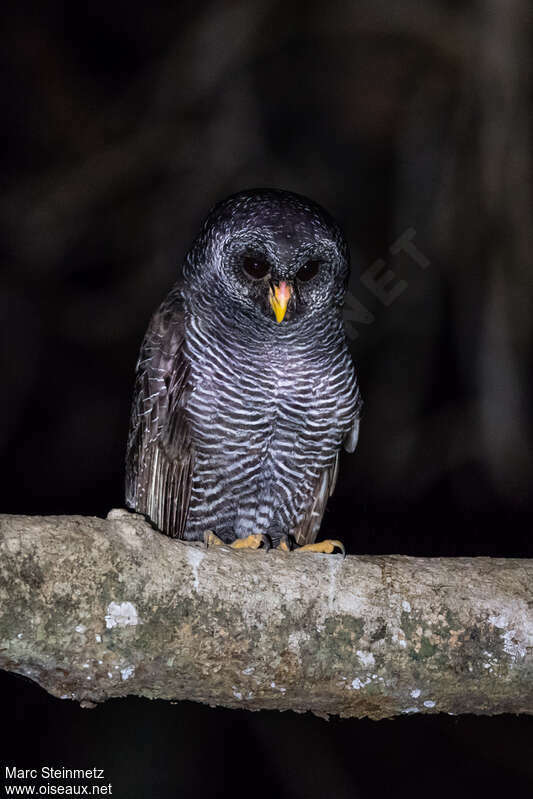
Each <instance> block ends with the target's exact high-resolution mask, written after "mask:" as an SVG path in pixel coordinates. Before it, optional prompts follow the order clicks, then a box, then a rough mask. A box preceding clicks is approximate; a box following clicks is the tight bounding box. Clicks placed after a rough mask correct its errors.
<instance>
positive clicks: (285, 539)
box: [276, 535, 293, 552]
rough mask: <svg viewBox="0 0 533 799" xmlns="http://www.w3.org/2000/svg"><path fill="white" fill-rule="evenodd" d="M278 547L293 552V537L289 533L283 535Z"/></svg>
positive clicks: (283, 550)
mask: <svg viewBox="0 0 533 799" xmlns="http://www.w3.org/2000/svg"><path fill="white" fill-rule="evenodd" d="M276 549H281V551H282V552H292V549H293V547H292V544H291V539H290V538H289V536H288V535H282V536H281V538H280V539H279V544H278V545H277V547H276Z"/></svg>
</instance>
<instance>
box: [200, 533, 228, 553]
mask: <svg viewBox="0 0 533 799" xmlns="http://www.w3.org/2000/svg"><path fill="white" fill-rule="evenodd" d="M204 544H205V547H206V549H209V547H223V546H225V544H224V541H223V540H222V539H221V538H219V537H218V535H216V533H214V532H213V531H212V530H206V531H205V533H204Z"/></svg>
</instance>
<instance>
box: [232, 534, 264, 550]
mask: <svg viewBox="0 0 533 799" xmlns="http://www.w3.org/2000/svg"><path fill="white" fill-rule="evenodd" d="M261 546H262V547H263V549H271V548H272V542H271V541H270V538H269V537H268V535H262V534H261V533H253V534H252V535H249V536H247V537H246V538H236V539H235V541H233V542H232V543H231V544H230V547H231V548H232V549H259V548H260V547H261Z"/></svg>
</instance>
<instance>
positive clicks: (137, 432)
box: [126, 290, 194, 538]
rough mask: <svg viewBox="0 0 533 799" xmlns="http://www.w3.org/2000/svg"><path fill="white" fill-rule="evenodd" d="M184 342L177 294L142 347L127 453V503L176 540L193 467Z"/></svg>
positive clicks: (161, 310) (155, 318)
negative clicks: (187, 415)
mask: <svg viewBox="0 0 533 799" xmlns="http://www.w3.org/2000/svg"><path fill="white" fill-rule="evenodd" d="M184 337H185V330H184V311H183V304H182V300H181V296H180V294H179V292H178V291H177V290H176V291H174V292H172V293H171V294H170V295H169V297H168V298H167V300H165V302H164V303H163V304H162V305H161V306H160V308H159V309H158V310H157V311H156V313H155V314H154V316H153V317H152V320H151V322H150V325H149V327H148V331H147V333H146V336H145V338H144V341H143V344H142V347H141V353H140V356H139V360H138V363H137V372H136V381H135V390H134V396H133V405H132V412H131V423H130V434H129V438H128V447H127V454H126V504H127V505H128V506H129V507H130V508H132V509H133V510H135V511H137V512H138V513H143V514H145V515H146V516H147V517H148V518H149V519H150V521H151V522H152V523H153V524H155V525H156V526H157V527H158V528H159V529H160V530H162V531H163V532H164V533H166V534H167V535H169V536H171V537H172V538H183V532H184V529H185V524H186V521H187V513H188V509H189V503H190V497H191V486H192V473H193V465H194V452H193V447H192V442H191V436H190V430H189V425H188V422H187V418H186V415H185V410H184V406H185V400H186V398H187V395H188V392H189V390H190V387H189V384H188V380H189V367H188V363H187V360H186V358H185V356H184Z"/></svg>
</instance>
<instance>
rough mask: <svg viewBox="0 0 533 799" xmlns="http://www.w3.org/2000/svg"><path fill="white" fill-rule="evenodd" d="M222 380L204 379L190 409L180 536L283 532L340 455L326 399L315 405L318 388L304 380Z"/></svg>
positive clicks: (264, 376)
mask: <svg viewBox="0 0 533 799" xmlns="http://www.w3.org/2000/svg"><path fill="white" fill-rule="evenodd" d="M227 378H228V375H227V374H226V375H222V374H217V373H214V374H211V375H206V374H205V373H204V374H203V375H202V379H201V380H200V381H199V382H198V383H197V385H196V389H195V392H194V394H193V397H192V398H191V402H190V404H189V406H188V412H189V419H190V423H191V428H192V431H193V443H194V449H195V467H194V475H193V487H192V497H191V504H190V509H189V517H188V522H187V529H186V537H201V536H202V535H203V532H204V531H205V530H206V529H214V530H215V531H216V532H219V533H220V532H224V533H225V534H226V537H228V536H227V533H228V531H232V532H233V535H235V536H238V537H244V536H246V535H249V534H250V533H252V532H268V531H269V529H271V528H272V526H277V527H280V528H282V529H283V531H285V532H286V531H288V530H289V529H291V528H292V527H293V526H294V524H295V523H296V521H297V518H298V514H299V511H300V508H301V507H302V505H303V504H304V503H305V498H306V496H308V495H309V493H310V492H311V491H312V488H313V485H314V483H315V482H316V480H317V479H318V476H319V474H320V471H321V470H322V469H323V468H324V466H325V465H330V464H331V463H332V462H333V460H334V458H335V453H336V450H337V449H338V441H336V440H333V439H331V436H328V420H327V414H325V413H324V411H326V410H327V408H326V405H327V401H326V400H327V398H326V397H324V396H322V397H321V399H320V401H319V402H317V397H318V396H319V392H318V389H319V387H318V386H317V385H316V381H313V380H312V379H311V378H308V377H305V376H304V377H300V379H298V376H296V378H295V376H294V375H292V376H291V377H290V378H287V377H284V376H280V375H279V374H276V373H273V372H270V373H268V371H266V372H262V373H257V374H254V375H250V374H244V375H242V374H241V380H228V379H227ZM317 405H318V407H317ZM334 438H335V437H334Z"/></svg>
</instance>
